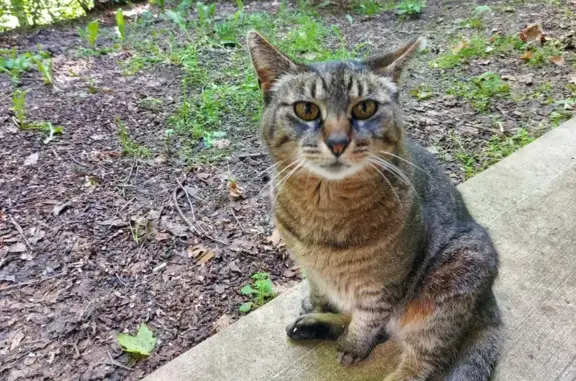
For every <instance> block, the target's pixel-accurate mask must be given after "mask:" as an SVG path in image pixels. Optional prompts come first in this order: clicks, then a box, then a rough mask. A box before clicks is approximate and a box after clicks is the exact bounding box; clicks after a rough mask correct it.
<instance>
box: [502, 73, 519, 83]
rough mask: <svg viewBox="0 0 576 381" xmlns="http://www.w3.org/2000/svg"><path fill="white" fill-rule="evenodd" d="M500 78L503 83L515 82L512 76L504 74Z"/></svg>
mask: <svg viewBox="0 0 576 381" xmlns="http://www.w3.org/2000/svg"><path fill="white" fill-rule="evenodd" d="M501 78H502V79H503V80H505V81H515V80H516V78H515V77H514V76H512V75H509V74H504V75H503V76H502V77H501Z"/></svg>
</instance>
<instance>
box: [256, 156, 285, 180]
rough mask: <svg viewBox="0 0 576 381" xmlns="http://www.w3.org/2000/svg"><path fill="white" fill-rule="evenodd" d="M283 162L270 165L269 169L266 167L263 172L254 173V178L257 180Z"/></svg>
mask: <svg viewBox="0 0 576 381" xmlns="http://www.w3.org/2000/svg"><path fill="white" fill-rule="evenodd" d="M284 161H285V160H282V161H279V162H278V163H274V164H272V165H270V166H269V167H266V169H264V170H263V171H260V172H258V173H256V175H255V177H256V178H258V177H260V176H262V175H263V174H264V173H266V172H268V171H269V170H271V169H276V167H277V166H279V165H280V164H282V163H284Z"/></svg>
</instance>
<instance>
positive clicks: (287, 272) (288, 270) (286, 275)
mask: <svg viewBox="0 0 576 381" xmlns="http://www.w3.org/2000/svg"><path fill="white" fill-rule="evenodd" d="M282 274H283V275H284V276H285V277H287V278H292V277H293V276H294V275H296V273H295V272H294V271H292V270H290V269H286V270H284V271H283V272H282Z"/></svg>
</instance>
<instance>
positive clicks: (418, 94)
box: [410, 85, 434, 101]
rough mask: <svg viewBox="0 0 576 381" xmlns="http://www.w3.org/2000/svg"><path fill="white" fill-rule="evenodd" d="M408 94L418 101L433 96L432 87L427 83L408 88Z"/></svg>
mask: <svg viewBox="0 0 576 381" xmlns="http://www.w3.org/2000/svg"><path fill="white" fill-rule="evenodd" d="M410 95H412V96H413V97H414V98H416V99H417V100H419V101H424V100H426V99H430V98H432V97H433V96H434V93H433V92H432V88H431V87H430V86H428V85H420V86H418V87H416V88H414V89H412V90H410Z"/></svg>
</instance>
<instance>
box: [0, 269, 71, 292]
mask: <svg viewBox="0 0 576 381" xmlns="http://www.w3.org/2000/svg"><path fill="white" fill-rule="evenodd" d="M66 274H68V273H67V272H61V273H60V274H56V275H52V276H49V277H46V278H42V279H35V280H30V281H28V282H22V283H18V284H13V285H12V286H8V287H4V288H0V292H2V291H8V290H12V289H15V288H20V287H24V286H30V285H32V284H36V283H40V282H44V281H45V280H50V279H54V278H58V277H60V276H62V275H66Z"/></svg>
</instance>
